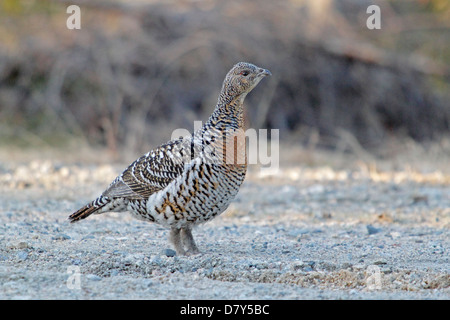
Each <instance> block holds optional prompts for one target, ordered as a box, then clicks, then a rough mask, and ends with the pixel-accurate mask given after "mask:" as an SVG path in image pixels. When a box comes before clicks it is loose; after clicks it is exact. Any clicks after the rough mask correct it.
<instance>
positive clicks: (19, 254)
mask: <svg viewBox="0 0 450 320" xmlns="http://www.w3.org/2000/svg"><path fill="white" fill-rule="evenodd" d="M17 258H19V259H20V260H22V261H23V260H26V259H27V258H28V252H26V251H19V252H17Z"/></svg>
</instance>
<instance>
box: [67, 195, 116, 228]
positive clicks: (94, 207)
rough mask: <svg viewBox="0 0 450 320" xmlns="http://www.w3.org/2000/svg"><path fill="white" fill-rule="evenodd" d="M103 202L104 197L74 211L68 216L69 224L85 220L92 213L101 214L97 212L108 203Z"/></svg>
mask: <svg viewBox="0 0 450 320" xmlns="http://www.w3.org/2000/svg"><path fill="white" fill-rule="evenodd" d="M101 200H103V201H101ZM104 200H106V199H104V197H100V198H98V199H96V200H94V201H92V202H91V203H89V204H87V205H85V206H84V207H82V208H80V209H79V210H77V211H75V212H74V213H72V214H71V215H70V216H69V220H70V222H77V221H79V220H82V219H85V218H87V217H89V216H90V215H91V214H93V213H101V212H97V211H98V210H100V209H101V208H103V207H104V206H105V205H106V204H107V203H109V201H104Z"/></svg>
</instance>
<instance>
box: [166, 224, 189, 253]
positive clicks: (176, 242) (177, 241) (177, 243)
mask: <svg viewBox="0 0 450 320" xmlns="http://www.w3.org/2000/svg"><path fill="white" fill-rule="evenodd" d="M169 239H170V242H172V244H173V246H174V247H175V251H176V252H177V254H178V255H185V254H186V251H185V250H184V248H183V243H182V242H181V237H180V229H178V228H174V227H172V228H171V229H170V238H169Z"/></svg>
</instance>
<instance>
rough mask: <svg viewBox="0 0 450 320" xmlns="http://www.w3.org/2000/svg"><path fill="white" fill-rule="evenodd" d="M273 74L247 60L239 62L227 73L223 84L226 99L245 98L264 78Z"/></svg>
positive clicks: (223, 93)
mask: <svg viewBox="0 0 450 320" xmlns="http://www.w3.org/2000/svg"><path fill="white" fill-rule="evenodd" d="M270 75H272V74H271V73H270V71H269V70H267V69H263V68H260V67H257V66H255V65H254V64H251V63H247V62H239V63H237V64H235V65H234V66H233V68H231V70H230V71H229V72H228V73H227V76H226V77H225V80H224V82H223V86H222V95H224V97H223V98H226V100H229V99H234V98H236V97H239V96H241V97H242V98H244V97H245V96H246V95H247V93H249V92H250V91H252V89H253V88H254V87H256V85H257V84H258V83H259V82H260V81H261V79H262V78H264V77H266V76H270Z"/></svg>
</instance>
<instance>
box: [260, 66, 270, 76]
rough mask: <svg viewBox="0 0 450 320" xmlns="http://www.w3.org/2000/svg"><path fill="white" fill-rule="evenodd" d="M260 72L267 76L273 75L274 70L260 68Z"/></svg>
mask: <svg viewBox="0 0 450 320" xmlns="http://www.w3.org/2000/svg"><path fill="white" fill-rule="evenodd" d="M259 74H260V75H262V76H264V77H266V76H271V75H272V72H270V71H269V70H267V69H262V68H261V69H259Z"/></svg>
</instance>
